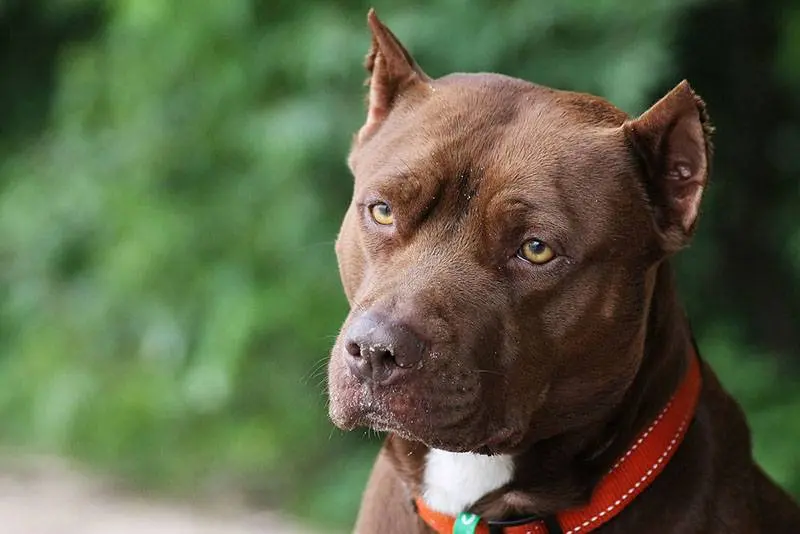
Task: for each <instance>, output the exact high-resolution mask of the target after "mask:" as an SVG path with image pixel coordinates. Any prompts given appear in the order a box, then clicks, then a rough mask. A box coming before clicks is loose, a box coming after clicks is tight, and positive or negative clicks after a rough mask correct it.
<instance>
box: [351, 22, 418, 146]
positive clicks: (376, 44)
mask: <svg viewBox="0 0 800 534" xmlns="http://www.w3.org/2000/svg"><path fill="white" fill-rule="evenodd" d="M367 22H368V23H369V28H370V30H371V31H372V46H371V47H370V50H369V53H368V54H367V59H366V62H365V66H366V68H367V71H368V72H369V78H368V79H367V85H369V100H368V103H369V110H368V112H367V122H366V123H365V124H364V126H362V127H361V130H360V131H359V132H358V140H359V141H363V140H365V139H366V138H367V137H369V136H370V135H372V134H373V133H374V132H375V131H376V130H377V129H378V127H379V126H380V125H381V123H382V122H383V121H384V120H385V119H386V117H387V116H388V115H389V112H390V111H391V109H392V106H393V105H394V104H395V102H396V101H397V98H398V97H399V96H400V95H401V94H402V93H403V92H405V91H407V90H409V89H410V88H412V87H414V86H427V84H428V82H430V78H428V76H427V75H426V74H425V73H424V72H422V69H420V68H419V66H417V63H416V62H415V61H414V58H412V57H411V54H409V53H408V51H407V50H406V49H405V47H404V46H403V45H402V44H401V43H400V41H399V40H398V39H397V37H395V36H394V34H393V33H392V31H391V30H390V29H389V28H387V27H386V26H385V25H384V24H383V23H382V22H381V21H380V19H378V15H376V14H375V10H374V9H370V10H369V13H368V14H367Z"/></svg>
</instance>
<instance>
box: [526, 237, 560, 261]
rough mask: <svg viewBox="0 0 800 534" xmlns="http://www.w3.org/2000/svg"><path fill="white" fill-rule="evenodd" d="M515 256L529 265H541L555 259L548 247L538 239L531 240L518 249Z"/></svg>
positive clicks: (554, 254) (553, 253)
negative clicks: (529, 263)
mask: <svg viewBox="0 0 800 534" xmlns="http://www.w3.org/2000/svg"><path fill="white" fill-rule="evenodd" d="M517 256H519V257H520V258H522V259H523V260H527V261H529V262H531V263H535V264H537V265H541V264H543V263H547V262H548V261H550V260H552V259H553V258H555V257H556V253H555V252H553V249H552V248H550V245H548V244H547V243H545V242H544V241H539V240H538V239H531V240H530V241H527V242H526V243H525V244H523V245H522V247H520V249H519V252H518V253H517Z"/></svg>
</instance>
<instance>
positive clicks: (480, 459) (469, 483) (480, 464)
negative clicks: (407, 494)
mask: <svg viewBox="0 0 800 534" xmlns="http://www.w3.org/2000/svg"><path fill="white" fill-rule="evenodd" d="M513 477H514V460H513V458H512V457H511V456H509V455H505V454H500V455H496V456H485V455H482V454H475V453H471V452H449V451H443V450H440V449H431V450H430V452H429V453H428V456H427V458H426V462H425V473H424V478H423V497H424V499H425V503H426V504H427V505H428V506H429V507H430V508H431V509H433V510H436V511H437V512H441V513H443V514H449V515H453V516H455V515H458V514H460V513H461V512H463V511H465V510H466V509H467V508H468V507H469V506H471V505H472V504H474V503H475V502H476V501H478V499H480V498H481V497H483V496H484V495H486V494H487V493H489V492H492V491H494V490H496V489H498V488H501V487H502V486H504V485H506V484H508V483H509V482H510V481H511V479H512V478H513Z"/></svg>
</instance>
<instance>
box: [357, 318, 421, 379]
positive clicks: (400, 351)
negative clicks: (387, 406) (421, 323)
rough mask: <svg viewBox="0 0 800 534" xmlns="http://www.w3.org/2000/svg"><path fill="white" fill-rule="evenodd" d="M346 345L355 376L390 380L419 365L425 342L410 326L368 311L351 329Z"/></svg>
mask: <svg viewBox="0 0 800 534" xmlns="http://www.w3.org/2000/svg"><path fill="white" fill-rule="evenodd" d="M345 349H346V350H347V353H348V354H347V364H348V366H349V367H350V371H351V372H352V373H353V374H354V375H355V376H357V377H359V378H361V379H363V380H367V381H372V382H376V383H386V382H388V381H389V380H390V379H391V378H394V377H397V376H399V375H400V374H402V373H403V370H407V369H410V368H413V367H414V366H415V365H417V364H418V363H419V362H420V361H421V360H422V356H423V354H424V352H425V345H424V343H423V342H422V341H421V340H420V339H419V338H418V337H417V335H416V334H414V332H413V331H412V330H411V329H410V328H409V327H408V326H406V325H403V324H399V323H394V322H390V321H387V320H384V319H382V318H381V317H380V316H378V315H375V314H372V313H370V312H367V313H366V314H364V315H362V316H361V317H359V318H358V319H356V320H355V321H354V322H353V324H352V325H351V326H350V328H349V329H348V331H347V338H346V341H345Z"/></svg>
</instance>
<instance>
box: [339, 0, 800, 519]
mask: <svg viewBox="0 0 800 534" xmlns="http://www.w3.org/2000/svg"><path fill="white" fill-rule="evenodd" d="M368 19H369V26H370V28H371V30H372V37H373V38H372V48H371V50H370V52H369V55H368V57H367V61H366V66H367V70H368V71H369V73H370V79H369V106H368V107H369V111H368V115H367V120H366V123H365V124H364V126H363V127H362V128H361V130H360V131H359V132H358V134H357V136H356V138H355V140H354V144H353V148H352V152H351V154H350V157H349V160H348V162H349V165H350V168H351V169H352V172H353V174H354V176H355V192H354V195H353V201H352V204H351V205H350V208H349V209H348V211H347V214H346V215H345V218H344V223H343V226H342V230H341V234H340V236H339V239H338V241H337V244H336V251H337V255H338V259H339V267H340V271H341V277H342V282H343V284H344V289H345V292H346V294H347V298H348V300H349V302H350V304H351V306H352V311H351V312H350V314H349V316H348V318H347V320H346V321H345V324H344V326H343V328H342V332H341V334H340V336H339V338H338V340H337V341H336V345H335V346H334V348H333V353H332V357H331V360H330V365H329V378H330V391H329V393H330V416H331V419H332V420H333V421H334V422H335V424H336V425H338V426H339V427H341V428H343V429H352V428H355V427H357V426H368V427H371V428H373V429H375V430H378V431H386V432H388V433H389V434H388V437H387V439H386V443H385V446H384V448H383V450H382V452H381V454H380V456H379V457H378V460H377V463H376V465H375V467H374V471H373V474H372V476H371V478H370V481H369V485H368V487H367V490H366V493H365V495H364V499H363V503H362V508H361V512H360V514H359V517H358V520H357V524H356V528H355V530H356V532H358V533H361V534H413V533H432V532H439V533H445V532H481V533H493V534H494V533H501V532H504V533H506V534H511V533H513V534H522V533H549V534H556V533H559V532H562V533H566V534H575V533H579V534H584V533H585V532H591V531H594V532H602V533H605V534H609V533H623V532H624V533H634V532H635V533H643V532H647V533H651V534H656V533H683V534H692V533H726V534H731V533H748V534H749V533H760V532H763V533H787V534H788V533H793V534H797V533H800V508H798V506H797V505H796V504H795V503H794V502H793V501H792V500H791V498H790V497H789V496H788V495H787V494H786V493H785V492H784V491H782V490H781V489H780V488H779V487H778V486H776V485H775V484H774V483H773V482H772V481H770V480H769V479H768V478H767V476H765V474H764V473H763V471H762V470H761V469H760V468H759V467H758V466H757V465H756V464H755V463H754V461H753V456H752V451H751V443H750V434H749V430H748V427H747V424H746V422H745V418H744V415H743V413H742V410H741V409H740V407H739V406H738V405H737V403H736V402H735V401H734V400H733V399H732V398H731V397H730V395H728V394H727V393H726V392H725V391H724V390H723V389H722V387H721V386H720V384H719V382H718V381H717V378H716V377H715V375H714V373H713V372H712V370H711V369H710V368H709V367H708V366H707V365H706V364H705V363H702V362H701V361H700V360H699V356H698V355H697V353H696V350H695V348H694V344H693V341H692V334H691V331H690V328H689V325H688V322H687V319H686V317H685V315H684V312H683V310H682V308H681V304H680V302H679V299H678V297H677V295H676V291H675V283H674V280H673V272H672V268H671V267H670V264H669V258H670V257H671V256H672V254H674V253H675V252H677V251H678V250H679V249H681V248H682V247H683V246H685V245H686V244H687V243H688V241H689V239H690V237H691V235H692V233H693V230H694V228H695V223H696V221H697V215H698V212H699V208H700V201H701V197H702V194H703V190H704V189H705V187H706V184H707V180H708V174H709V166H710V156H711V145H710V141H709V136H710V133H711V126H710V125H709V122H708V117H707V116H706V111H705V106H704V104H703V102H702V100H700V98H699V97H698V96H697V95H695V93H694V92H693V91H692V89H691V88H690V87H689V85H688V84H687V83H686V82H682V83H680V84H679V85H678V86H677V87H675V88H674V89H673V90H672V91H671V92H670V93H669V94H667V95H666V96H665V97H664V98H662V99H661V100H660V101H659V102H658V103H656V104H655V105H654V106H653V107H652V108H650V109H649V110H648V111H646V112H645V113H644V114H643V115H641V116H640V117H638V118H631V117H628V116H627V115H626V114H625V113H623V112H622V111H620V110H619V109H617V108H615V107H614V106H613V105H611V104H609V103H608V102H606V101H605V100H603V99H601V98H598V97H594V96H590V95H585V94H579V93H572V92H566V91H557V90H553V89H549V88H546V87H542V86H538V85H534V84H532V83H529V82H526V81H522V80H519V79H515V78H509V77H506V76H501V75H497V74H452V75H449V76H445V77H443V78H440V79H436V80H434V79H431V78H429V77H428V76H427V75H425V73H424V72H423V71H422V70H421V69H420V68H419V66H417V64H416V62H415V61H414V60H413V59H412V57H411V56H410V55H409V53H408V52H407V51H406V49H405V48H404V47H403V45H402V44H400V42H399V41H398V40H397V38H396V37H395V36H394V35H393V34H392V33H391V31H389V29H387V28H386V27H385V26H384V25H383V24H382V23H381V22H380V21H379V20H378V18H377V17H376V16H375V14H374V13H373V12H370V14H369V17H368Z"/></svg>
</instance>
